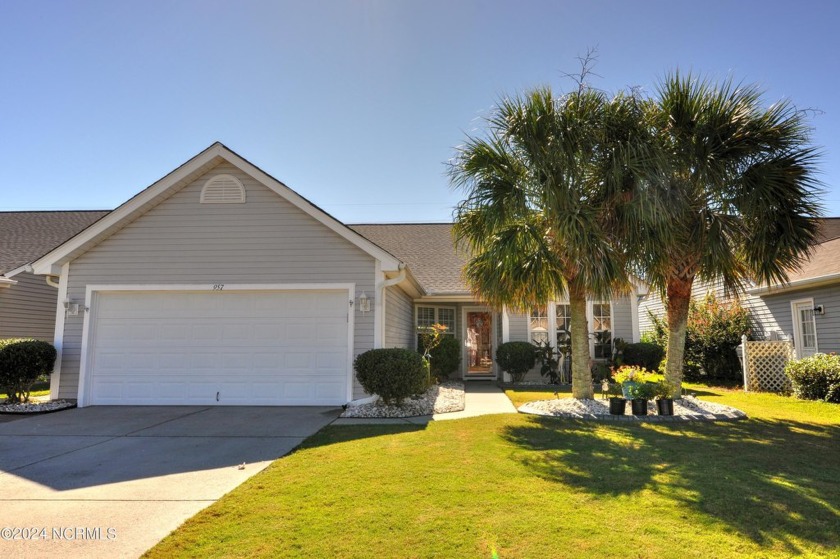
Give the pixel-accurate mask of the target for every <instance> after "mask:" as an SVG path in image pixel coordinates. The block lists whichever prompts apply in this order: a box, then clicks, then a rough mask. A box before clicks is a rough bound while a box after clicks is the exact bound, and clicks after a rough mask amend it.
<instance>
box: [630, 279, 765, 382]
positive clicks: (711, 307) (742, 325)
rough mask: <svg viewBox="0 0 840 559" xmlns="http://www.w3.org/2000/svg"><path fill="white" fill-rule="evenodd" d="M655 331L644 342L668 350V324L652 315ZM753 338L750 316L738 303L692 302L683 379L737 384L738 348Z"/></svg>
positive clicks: (709, 297) (710, 298)
mask: <svg viewBox="0 0 840 559" xmlns="http://www.w3.org/2000/svg"><path fill="white" fill-rule="evenodd" d="M650 317H651V322H652V323H653V331H652V332H650V333H646V335H645V336H643V339H645V340H647V341H653V342H654V343H656V344H657V345H660V346H661V347H663V348H665V347H666V346H667V344H668V322H667V319H666V318H665V317H662V318H658V317H656V316H654V315H653V314H650ZM745 334H746V335H748V336H749V334H750V313H749V311H748V310H747V309H745V308H744V307H743V306H741V304H740V303H739V302H738V301H737V300H735V301H731V302H720V301H718V300H717V298H716V297H715V296H714V295H713V294H711V293H709V294H708V295H707V296H706V297H705V298H704V299H703V300H702V301H692V302H691V306H690V307H689V310H688V325H687V328H686V333H685V359H684V362H683V375H684V377H685V379H686V380H690V381H721V380H723V381H738V380H740V379H741V378H742V372H741V362H740V360H739V359H738V354H737V353H736V352H735V348H736V347H738V345H739V344H740V343H741V336H743V335H745Z"/></svg>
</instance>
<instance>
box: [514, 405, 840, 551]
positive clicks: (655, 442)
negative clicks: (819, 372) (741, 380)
mask: <svg viewBox="0 0 840 559" xmlns="http://www.w3.org/2000/svg"><path fill="white" fill-rule="evenodd" d="M503 436H504V437H505V438H506V439H507V440H508V441H509V442H512V443H514V444H515V445H517V446H518V447H520V448H521V449H523V450H524V452H523V453H522V454H521V456H520V458H519V459H520V461H521V462H522V463H523V464H524V465H525V466H527V467H528V468H529V469H530V470H531V471H532V472H533V473H534V474H536V475H538V476H539V477H541V478H543V479H546V480H553V481H557V482H559V483H562V484H564V485H567V486H570V487H572V488H576V489H578V490H582V491H585V492H589V493H592V494H595V495H603V496H631V497H632V496H635V495H638V496H639V497H640V499H642V498H644V495H645V494H646V492H653V493H655V494H657V495H658V496H661V497H664V498H666V499H668V500H671V501H673V502H675V503H677V504H678V505H679V506H680V507H685V508H686V509H688V510H691V511H693V512H696V513H700V514H702V515H705V516H708V517H712V518H714V519H717V520H718V521H721V522H723V523H725V524H726V525H728V526H729V527H731V528H732V529H734V530H737V531H738V532H740V533H741V534H744V535H745V536H747V537H749V538H750V539H751V540H753V541H755V542H757V543H759V544H761V545H774V546H781V547H783V548H784V549H785V550H786V551H787V552H788V553H790V554H796V553H800V552H802V551H803V550H802V548H801V545H800V544H801V542H810V543H811V544H816V545H818V546H825V547H826V548H829V549H836V548H837V547H838V546H840V531H838V530H837V526H840V488H838V484H837V482H836V480H837V478H838V477H840V427H838V426H837V425H816V424H809V423H802V422H796V421H771V420H755V419H751V420H747V421H739V422H719V423H689V424H658V425H655V424H647V425H620V424H619V425H616V424H609V425H606V424H600V423H592V422H582V421H577V422H575V421H564V420H558V419H552V418H536V417H535V418H532V419H531V420H530V421H528V422H527V423H525V424H524V425H521V426H510V427H508V428H507V429H506V430H505V432H504V434H503Z"/></svg>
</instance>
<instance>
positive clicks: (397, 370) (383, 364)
mask: <svg viewBox="0 0 840 559" xmlns="http://www.w3.org/2000/svg"><path fill="white" fill-rule="evenodd" d="M353 369H355V371H356V378H357V379H359V384H361V385H362V387H363V388H364V389H365V391H366V392H367V393H368V394H376V395H378V396H379V397H380V398H382V401H383V402H385V403H386V404H391V403H397V404H399V403H400V402H402V401H403V399H404V398H408V397H409V396H412V395H414V394H419V393H421V392H423V391H424V390H426V388H428V383H429V366H428V364H427V363H426V360H425V359H423V357H422V356H421V355H420V354H419V353H417V352H415V351H411V350H410V349H402V348H396V347H395V348H389V349H371V350H370V351H366V352H364V353H363V354H361V355H359V356H358V357H356V360H355V361H354V362H353Z"/></svg>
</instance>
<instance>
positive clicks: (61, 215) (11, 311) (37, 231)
mask: <svg viewBox="0 0 840 559" xmlns="http://www.w3.org/2000/svg"><path fill="white" fill-rule="evenodd" d="M107 213H108V212H107V211H47V212H41V211H38V212H0V339H3V338H35V339H38V340H45V341H49V342H51V341H53V337H54V336H55V316H56V305H58V304H59V300H58V284H52V285H50V284H49V283H48V282H47V279H48V278H45V277H44V276H36V275H35V274H33V273H32V268H31V266H29V264H30V263H31V262H32V261H33V260H35V259H36V258H38V257H39V256H42V255H43V254H44V253H46V252H47V251H48V250H50V249H52V248H53V247H55V246H56V245H58V244H59V243H62V242H64V241H66V240H67V239H69V238H70V237H72V236H73V235H75V234H76V233H78V232H79V231H81V230H82V229H85V228H86V227H88V226H89V225H91V224H92V223H94V222H96V221H97V220H99V219H100V218H101V217H102V216H104V215H105V214H107Z"/></svg>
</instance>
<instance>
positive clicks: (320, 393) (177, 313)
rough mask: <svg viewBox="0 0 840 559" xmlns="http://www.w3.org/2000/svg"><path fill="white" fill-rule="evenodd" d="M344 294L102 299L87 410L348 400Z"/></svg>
mask: <svg viewBox="0 0 840 559" xmlns="http://www.w3.org/2000/svg"><path fill="white" fill-rule="evenodd" d="M347 297H348V294H347V292H346V291H317V292H314V291H282V292H277V291H276V292H251V291H222V292H197V293H196V292H110V293H99V294H98V296H97V298H96V302H95V305H94V308H93V309H92V312H93V313H94V314H93V316H91V327H92V328H91V332H90V336H89V337H90V342H89V344H90V345H89V349H88V353H89V355H90V360H89V368H88V374H87V381H86V383H87V384H88V386H89V389H88V394H89V399H88V403H90V404H103V405H110V404H152V405H161V404H163V405H168V404H185V405H207V404H212V405H217V404H218V405H245V404H249V405H336V404H344V403H345V402H346V401H347V390H348V368H349V363H348V359H349V357H348V317H347V313H348V304H347V301H348V298H347Z"/></svg>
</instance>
